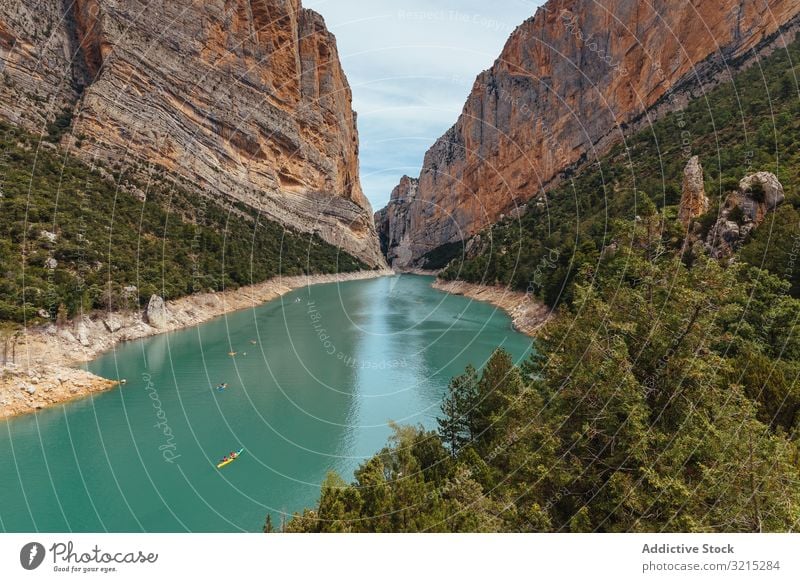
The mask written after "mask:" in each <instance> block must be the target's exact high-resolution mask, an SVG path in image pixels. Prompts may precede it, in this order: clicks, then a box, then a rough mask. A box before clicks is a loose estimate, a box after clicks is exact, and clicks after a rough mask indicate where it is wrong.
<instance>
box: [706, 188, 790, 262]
mask: <svg viewBox="0 0 800 582" xmlns="http://www.w3.org/2000/svg"><path fill="white" fill-rule="evenodd" d="M785 199H786V195H785V193H784V190H783V186H782V185H781V183H780V181H779V180H778V177H777V176H776V175H775V174H771V173H769V172H758V173H756V174H751V175H749V176H746V177H744V178H743V179H742V180H741V181H740V182H739V189H738V190H737V191H735V192H732V193H731V194H730V195H729V196H728V199H727V200H726V201H725V204H724V206H723V207H722V211H721V212H720V215H719V218H718V219H717V222H716V223H715V224H714V226H713V227H712V228H711V230H710V231H709V233H708V237H707V238H706V248H707V249H708V251H709V253H710V254H711V256H712V257H714V258H716V259H723V258H727V257H730V256H731V255H732V254H733V253H734V252H736V250H737V249H738V248H739V247H740V246H741V245H742V243H744V241H745V240H746V239H747V237H748V236H749V235H750V233H751V232H752V231H753V230H754V229H755V228H757V227H758V226H759V225H760V224H761V223H762V222H764V217H765V216H766V215H767V212H769V211H771V210H775V208H777V207H778V206H779V205H780V204H781V203H782V202H783V201H784V200H785Z"/></svg>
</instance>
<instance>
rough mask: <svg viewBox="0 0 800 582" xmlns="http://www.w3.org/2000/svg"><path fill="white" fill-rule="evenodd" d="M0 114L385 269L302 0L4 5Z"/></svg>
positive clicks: (336, 97)
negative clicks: (312, 235) (55, 131)
mask: <svg viewBox="0 0 800 582" xmlns="http://www.w3.org/2000/svg"><path fill="white" fill-rule="evenodd" d="M0 68H2V75H3V80H2V88H1V89H0V118H2V119H5V120H7V121H10V122H11V123H14V124H17V125H20V126H22V127H24V128H26V129H28V130H30V131H34V132H41V133H42V134H46V133H48V131H49V132H50V134H51V135H52V130H51V128H52V127H53V123H54V121H57V122H60V123H61V124H62V125H68V130H67V131H65V132H64V135H63V136H59V139H60V140H61V144H62V145H63V146H65V147H67V148H69V151H70V152H71V153H74V154H76V155H78V156H79V157H81V158H83V159H85V160H87V161H90V162H91V161H94V160H97V161H101V162H102V163H104V164H106V165H109V166H111V167H117V168H120V169H124V168H128V167H132V168H137V169H138V171H139V172H140V173H141V172H144V173H147V172H149V171H150V170H151V168H155V169H156V171H157V172H158V173H159V174H161V173H163V174H164V175H166V176H172V177H177V178H179V179H180V181H181V182H182V183H184V184H188V185H189V186H190V187H193V188H195V189H197V190H199V191H200V192H203V193H206V194H207V195H209V196H212V197H214V198H216V199H217V200H221V201H223V202H228V201H235V202H239V203H244V204H246V205H248V206H251V207H253V208H256V209H258V210H260V211H262V212H263V213H265V214H266V215H267V217H269V218H271V219H273V220H276V221H278V222H281V223H283V224H286V225H288V226H290V227H293V228H296V229H299V230H301V231H303V232H316V233H317V234H319V235H320V236H321V237H322V238H323V239H325V240H326V241H328V242H331V243H333V244H336V245H338V246H340V247H341V248H343V249H344V250H346V251H348V252H350V253H351V254H353V255H355V256H357V257H359V258H361V259H362V260H364V261H365V262H366V263H368V264H370V265H372V266H377V265H382V264H383V257H382V255H381V254H380V250H379V247H378V243H377V237H376V235H375V230H374V224H373V220H372V210H371V209H370V206H369V203H368V201H367V200H366V198H365V196H364V194H363V192H362V190H361V186H360V182H359V167H358V132H357V128H356V116H355V113H354V112H353V111H352V107H351V92H350V87H349V85H348V83H347V79H346V78H345V75H344V72H343V71H342V67H341V65H340V63H339V59H338V53H337V49H336V42H335V39H334V37H333V35H332V34H331V33H330V32H328V30H327V29H326V27H325V23H324V21H323V19H322V17H321V16H320V15H319V14H317V13H315V12H313V11H311V10H306V9H303V8H302V6H301V4H300V0H206V1H204V2H196V1H193V0H148V1H140V0H103V1H102V2H100V1H99V0H74V1H73V0H63V1H62V0H13V1H10V2H4V3H3V4H2V5H0Z"/></svg>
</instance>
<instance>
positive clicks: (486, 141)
mask: <svg viewBox="0 0 800 582" xmlns="http://www.w3.org/2000/svg"><path fill="white" fill-rule="evenodd" d="M798 14H800V2H798V1H797V0H758V1H756V0H718V1H716V2H712V1H710V0H687V1H681V2H676V1H674V0H654V1H651V2H641V1H639V0H605V1H603V2H597V1H596V0H550V1H549V2H548V3H547V4H546V5H545V6H544V7H542V8H540V9H539V10H538V12H537V13H536V15H535V17H533V18H531V19H529V20H527V21H526V22H524V23H523V24H522V25H521V26H519V27H518V28H517V30H516V31H515V32H514V33H513V34H512V35H511V37H510V39H509V40H508V42H507V44H506V46H505V48H504V49H503V52H502V54H501V55H500V58H499V59H498V60H497V61H496V62H495V64H494V66H492V68H491V69H489V70H487V71H485V72H483V73H482V74H480V75H479V76H478V78H477V80H476V81H475V84H474V86H473V89H472V92H471V94H470V96H469V98H468V100H467V102H466V105H465V106H464V111H463V113H462V115H461V117H460V118H459V119H458V121H457V122H456V124H455V125H454V126H453V127H452V128H451V129H450V130H449V131H448V132H447V133H446V134H445V135H444V136H442V137H441V138H440V139H439V140H438V141H437V142H436V143H435V144H434V145H433V147H431V149H430V150H429V151H428V153H427V155H426V156H425V161H424V164H423V168H422V172H421V175H420V178H419V191H418V193H417V195H416V197H414V199H413V200H410V201H409V202H406V203H405V206H406V208H405V210H404V211H403V212H397V211H396V212H395V216H397V217H405V221H406V224H405V226H402V227H401V226H392V227H390V229H391V230H393V231H395V232H404V233H405V234H404V236H405V237H406V240H407V242H406V243H405V245H406V248H408V249H410V251H411V252H410V256H411V257H412V259H411V262H412V263H413V262H417V263H418V262H419V258H420V257H422V256H423V255H424V254H425V253H426V252H428V251H429V250H430V249H432V248H435V247H437V246H440V245H442V244H446V243H452V242H457V241H459V240H463V238H464V237H467V236H469V235H471V234H473V233H475V232H477V231H478V230H480V229H481V228H483V227H485V226H486V225H488V224H491V223H493V222H496V221H497V220H498V218H499V217H500V215H501V214H504V213H505V214H508V213H510V212H511V211H512V210H513V209H514V208H515V207H516V206H518V205H521V204H523V203H524V202H525V201H527V200H529V199H531V198H533V197H534V196H537V195H542V194H543V192H544V189H545V188H546V187H547V186H549V185H552V184H554V183H556V182H557V181H558V178H559V174H560V173H561V172H562V171H564V170H565V169H567V168H569V167H571V166H574V165H579V164H581V163H583V162H585V161H586V160H590V159H594V158H595V157H597V156H599V155H601V154H602V153H604V152H605V151H606V150H607V149H608V148H609V147H610V146H611V145H612V144H613V143H615V142H617V141H619V140H620V139H621V138H622V135H623V131H624V130H625V127H629V128H630V127H631V126H636V125H638V124H640V123H646V122H647V121H648V118H646V117H643V114H644V113H645V112H647V113H648V117H650V118H652V116H654V115H657V114H658V113H659V112H661V111H667V110H673V109H677V108H678V107H680V106H682V104H683V103H684V102H685V101H686V99H687V98H688V94H689V92H690V91H691V90H693V89H697V88H698V87H703V86H708V85H710V84H712V83H714V82H718V81H719V80H721V79H722V78H724V76H725V75H728V74H729V73H730V71H729V67H732V66H745V65H746V61H748V60H752V59H754V58H755V56H754V55H755V53H754V49H757V50H759V51H761V50H769V49H768V47H771V46H781V45H782V40H781V39H779V38H778V37H779V36H780V35H779V33H782V32H786V31H792V32H794V31H795V30H796V29H797V27H798V20H800V18H798ZM396 204H398V203H395V202H390V206H392V205H396ZM398 266H400V265H398Z"/></svg>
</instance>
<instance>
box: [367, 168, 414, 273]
mask: <svg viewBox="0 0 800 582" xmlns="http://www.w3.org/2000/svg"><path fill="white" fill-rule="evenodd" d="M418 188H419V180H416V179H415V178H409V177H408V176H403V177H402V178H401V179H400V184H398V185H397V186H396V187H395V189H394V190H392V195H391V197H390V198H389V205H388V206H387V207H386V208H384V209H382V210H379V211H378V212H376V213H375V225H376V226H377V229H378V238H379V239H380V243H381V251H382V252H383V254H384V256H385V257H386V260H387V261H388V263H389V265H390V266H395V264H396V265H397V266H406V265H408V264H410V263H411V262H412V260H413V258H414V257H413V255H412V249H411V248H410V246H409V243H410V239H409V231H413V230H414V228H415V227H416V225H415V224H414V223H413V219H414V215H413V214H411V215H409V210H410V209H411V208H412V207H413V206H414V201H415V200H416V197H417V191H418Z"/></svg>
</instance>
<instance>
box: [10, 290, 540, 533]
mask: <svg viewBox="0 0 800 582" xmlns="http://www.w3.org/2000/svg"><path fill="white" fill-rule="evenodd" d="M431 282H432V279H431V278H430V277H420V276H413V275H402V276H395V277H384V278H381V279H373V280H366V281H351V282H347V283H340V284H329V285H318V286H314V287H310V288H305V289H301V290H297V291H294V292H292V293H289V294H288V295H285V296H283V297H281V298H280V299H277V300H275V301H273V302H271V303H268V304H265V305H262V306H260V307H257V308H255V309H250V310H244V311H240V312H237V313H233V314H230V315H227V316H225V317H221V318H219V319H216V320H214V321H211V322H209V323H206V324H203V325H201V326H198V327H196V328H191V329H186V330H183V331H180V332H176V333H170V334H165V335H162V336H157V337H153V338H149V339H145V340H141V341H135V342H130V343H127V344H124V345H121V346H118V347H117V349H116V350H115V351H114V352H111V353H108V354H106V355H105V356H103V357H101V358H99V359H98V360H96V361H94V362H92V363H91V364H89V366H88V367H89V369H90V370H91V371H93V372H95V373H97V374H100V375H101V376H105V377H107V378H125V379H127V384H126V385H125V386H124V387H122V388H121V389H115V390H112V391H109V392H106V393H103V394H99V395H96V396H93V397H90V398H86V399H82V400H78V401H75V402H71V403H68V404H67V405H65V406H59V407H55V408H52V409H48V410H44V411H41V412H39V413H38V414H35V415H28V416H24V417H20V418H15V419H12V420H9V421H0V492H1V493H0V530H1V531H59V532H63V531H113V532H120V531H122V532H128V531H134V532H135V531H160V532H163V531H167V532H171V531H187V530H188V531H214V532H217V531H259V530H260V528H261V526H262V524H263V522H264V518H265V516H266V514H267V513H268V512H272V514H273V523H276V524H277V523H279V520H280V516H281V515H282V514H284V513H291V512H294V511H298V510H301V509H302V508H303V507H307V506H312V505H314V503H315V502H316V500H317V497H318V495H319V485H320V482H321V481H322V479H323V478H324V476H325V474H326V473H327V472H328V471H331V470H335V471H337V472H339V473H340V474H341V475H342V476H343V477H344V478H345V479H346V480H348V481H349V480H350V479H351V478H352V473H353V470H354V469H355V468H356V467H357V466H358V465H359V464H360V463H361V462H362V461H363V460H364V459H365V457H369V456H370V455H372V454H374V453H375V452H376V451H378V450H379V449H380V448H381V447H382V446H383V445H384V444H385V442H386V438H387V436H389V434H390V432H391V431H390V428H389V422H390V421H395V422H398V423H403V424H421V425H423V426H425V427H429V428H432V427H434V426H435V424H436V416H437V415H438V413H439V405H440V402H441V399H442V396H443V394H444V393H445V391H446V389H447V383H448V381H449V379H450V378H451V377H452V376H454V375H457V374H459V373H461V372H463V370H464V367H465V366H466V365H467V364H469V363H472V364H474V365H476V366H478V367H480V366H481V365H483V363H484V362H485V361H486V359H487V358H488V357H489V355H490V354H491V352H492V350H493V349H494V348H496V347H498V346H503V347H504V348H506V349H507V350H508V351H510V352H511V353H512V354H513V355H514V356H515V358H516V359H517V360H518V361H519V360H520V359H522V358H524V357H525V356H526V355H527V351H528V349H529V346H530V341H529V340H528V338H526V337H525V336H523V335H521V334H519V333H517V332H515V331H514V330H513V329H512V328H511V323H510V320H509V318H508V316H507V315H505V314H504V313H503V312H501V311H500V310H498V309H495V308H494V307H492V306H491V305H487V304H483V303H478V302H475V301H470V300H469V299H466V298H463V297H457V296H448V295H446V294H444V293H442V292H439V291H436V290H434V289H432V288H431V287H430V284H431ZM234 352H235V355H231V354H232V353H234ZM222 383H227V389H225V390H222V391H220V390H217V389H216V386H217V385H219V384H222ZM239 448H244V453H243V454H242V456H241V457H240V458H239V459H237V460H236V461H235V462H233V463H231V464H230V465H228V466H227V467H224V468H223V469H221V470H218V469H217V468H216V463H217V461H218V460H219V459H220V457H222V456H223V455H225V454H226V453H228V452H230V451H232V450H235V449H239Z"/></svg>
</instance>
